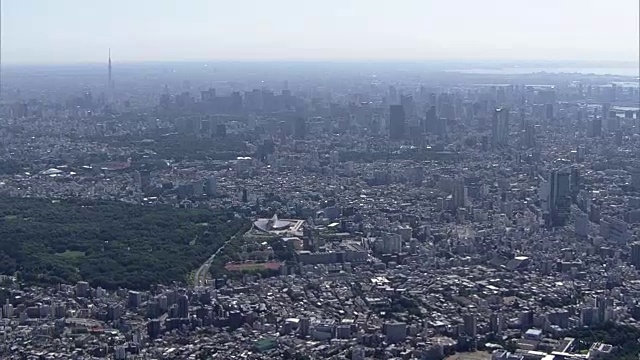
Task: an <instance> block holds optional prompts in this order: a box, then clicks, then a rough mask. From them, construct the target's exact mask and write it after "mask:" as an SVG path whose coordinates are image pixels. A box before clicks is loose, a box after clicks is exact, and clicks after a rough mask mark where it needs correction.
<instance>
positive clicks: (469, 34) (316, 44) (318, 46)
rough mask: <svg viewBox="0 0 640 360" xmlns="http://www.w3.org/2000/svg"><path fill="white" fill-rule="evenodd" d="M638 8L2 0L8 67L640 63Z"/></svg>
mask: <svg viewBox="0 0 640 360" xmlns="http://www.w3.org/2000/svg"><path fill="white" fill-rule="evenodd" d="M639 12H640V9H639V1H638V0H4V1H2V61H3V62H4V63H23V62H29V63H34V62H35V63H69V62H104V61H106V60H105V59H106V57H107V49H108V48H109V47H111V48H112V54H113V59H114V61H127V62H129V61H142V60H214V59H224V60H236V59H237V60H280V59H287V60H302V59H304V60H360V59H377V60H394V59H402V60H422V59H425V60H430V59H437V60H440V59H455V60H474V59H496V60H512V59H515V60H528V59H535V60H548V59H549V60H564V59H567V60H621V61H638V56H639V50H638V48H639V45H638V44H639V42H640V39H639V35H638V32H639V30H638V28H639V20H638V18H639V15H638V14H639Z"/></svg>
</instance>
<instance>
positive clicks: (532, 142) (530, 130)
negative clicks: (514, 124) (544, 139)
mask: <svg viewBox="0 0 640 360" xmlns="http://www.w3.org/2000/svg"><path fill="white" fill-rule="evenodd" d="M522 146H523V147H524V148H525V149H530V148H534V147H536V128H535V125H533V124H532V123H531V122H525V124H524V131H523V132H522Z"/></svg>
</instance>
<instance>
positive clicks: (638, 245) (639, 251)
mask: <svg viewBox="0 0 640 360" xmlns="http://www.w3.org/2000/svg"><path fill="white" fill-rule="evenodd" d="M629 262H630V263H631V265H635V266H636V267H637V268H640V241H636V242H634V243H633V244H631V258H630V259H629Z"/></svg>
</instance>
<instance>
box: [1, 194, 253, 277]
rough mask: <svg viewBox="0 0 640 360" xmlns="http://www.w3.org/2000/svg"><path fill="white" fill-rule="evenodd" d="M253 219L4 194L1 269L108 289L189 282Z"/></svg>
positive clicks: (167, 207)
mask: <svg viewBox="0 0 640 360" xmlns="http://www.w3.org/2000/svg"><path fill="white" fill-rule="evenodd" d="M247 223H248V221H247V220H244V219H239V218H237V217H235V216H234V214H233V213H231V212H230V213H216V212H213V211H211V210H207V209H193V210H184V209H177V208H173V207H171V206H153V207H150V206H139V205H131V204H126V203H123V202H115V201H93V200H60V201H52V200H46V199H23V198H20V199H19V198H11V197H1V198H0V274H6V275H13V274H16V275H17V276H19V277H20V278H21V279H20V280H21V281H24V282H26V283H49V284H51V283H59V282H61V283H75V282H76V281H79V280H85V281H88V282H89V283H90V284H91V285H92V286H101V287H103V288H107V289H113V288H117V287H127V288H130V289H147V288H149V287H150V286H151V285H153V284H156V283H170V282H173V281H179V282H182V281H185V279H186V277H187V276H188V274H189V272H191V271H192V270H194V269H196V268H198V267H199V266H200V265H201V264H202V263H203V262H204V261H205V260H206V259H207V257H208V256H210V255H211V254H212V253H213V252H215V251H216V249H217V248H218V247H220V246H222V244H223V243H224V242H225V241H226V240H227V239H228V238H229V237H230V236H232V235H233V234H235V233H236V232H238V231H239V230H241V229H242V228H243V227H246V226H247Z"/></svg>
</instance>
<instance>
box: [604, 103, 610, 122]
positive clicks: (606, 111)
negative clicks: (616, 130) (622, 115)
mask: <svg viewBox="0 0 640 360" xmlns="http://www.w3.org/2000/svg"><path fill="white" fill-rule="evenodd" d="M610 112H611V104H609V103H604V104H602V118H603V119H605V120H606V119H608V118H609V113H610Z"/></svg>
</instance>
